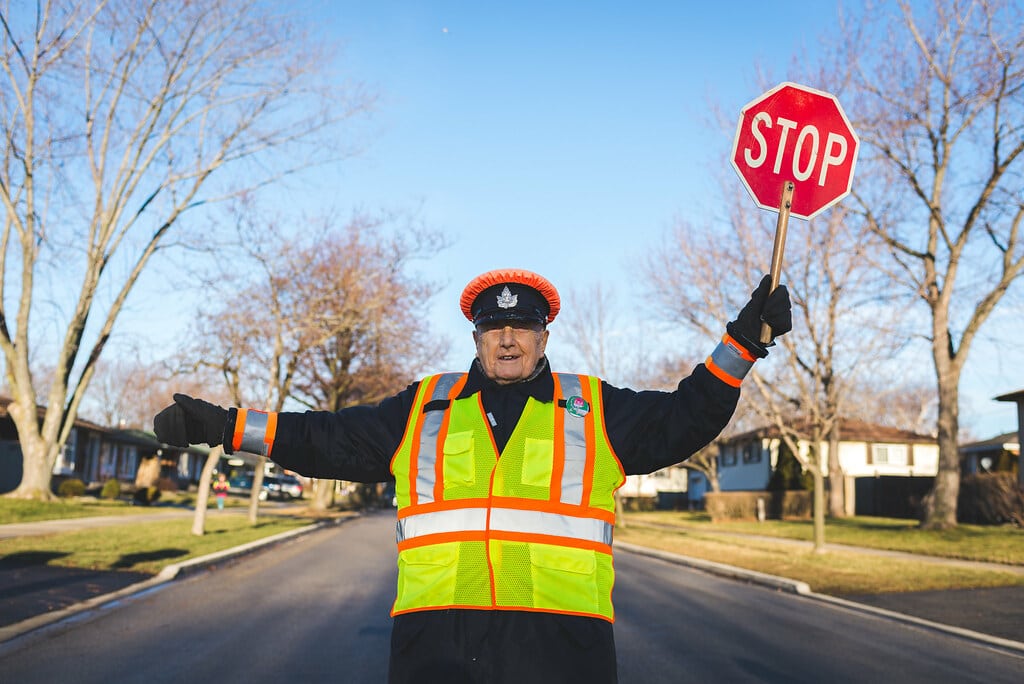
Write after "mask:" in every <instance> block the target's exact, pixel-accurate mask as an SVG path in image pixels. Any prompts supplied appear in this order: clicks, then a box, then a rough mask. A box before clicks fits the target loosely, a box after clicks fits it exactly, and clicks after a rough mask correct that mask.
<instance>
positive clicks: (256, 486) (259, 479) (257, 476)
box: [249, 456, 267, 525]
mask: <svg viewBox="0 0 1024 684" xmlns="http://www.w3.org/2000/svg"><path fill="white" fill-rule="evenodd" d="M266 467H267V457H266V456H260V459H259V460H258V461H257V462H256V468H255V470H254V471H253V474H252V491H250V492H249V524H250V525H255V524H256V521H257V520H258V519H259V513H260V492H262V491H263V471H264V470H265V469H266Z"/></svg>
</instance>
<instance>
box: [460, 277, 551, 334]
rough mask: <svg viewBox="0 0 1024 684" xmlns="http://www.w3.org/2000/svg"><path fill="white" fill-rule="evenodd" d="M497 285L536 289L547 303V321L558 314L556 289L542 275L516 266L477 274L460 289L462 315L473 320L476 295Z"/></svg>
mask: <svg viewBox="0 0 1024 684" xmlns="http://www.w3.org/2000/svg"><path fill="white" fill-rule="evenodd" d="M498 285H523V286H526V287H528V288H530V289H532V290H534V291H536V292H537V293H538V294H539V295H540V298H541V299H543V300H544V301H545V302H546V303H547V306H548V311H547V322H548V323H550V322H551V321H553V320H555V316H557V315H558V311H559V309H560V308H561V306H562V302H561V299H559V297H558V290H556V289H555V286H554V285H552V284H551V283H550V282H549V281H548V279H547V278H545V277H544V276H541V275H537V274H536V273H534V272H532V271H525V270H523V269H518V268H501V269H497V270H494V271H488V272H487V273H484V274H482V275H478V276H477V277H476V278H473V280H471V281H470V283H469V285H466V289H464V290H463V291H462V297H461V298H460V299H459V306H460V307H461V308H462V313H463V315H465V317H466V318H467V319H469V320H470V321H473V320H474V315H473V314H474V311H473V308H474V307H473V303H474V302H475V301H476V300H477V297H479V296H480V295H481V293H483V292H484V291H485V290H488V289H490V288H492V287H495V286H498ZM499 306H501V304H499ZM503 308H504V307H503Z"/></svg>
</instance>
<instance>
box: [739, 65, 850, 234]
mask: <svg viewBox="0 0 1024 684" xmlns="http://www.w3.org/2000/svg"><path fill="white" fill-rule="evenodd" d="M859 146H860V141H859V140H858V139H857V134H856V133H854V132H853V127H852V126H851V125H850V121H849V119H847V118H846V113H845V112H843V108H842V107H840V106H839V101H838V100H836V98H835V96H833V95H830V94H829V93H825V92H822V91H820V90H815V89H814V88H808V87H807V86H804V85H798V84H796V83H781V84H779V85H777V86H775V87H774V88H772V89H771V90H769V91H768V92H766V93H764V94H763V95H761V96H760V97H758V98H756V99H755V100H753V101H751V102H750V103H748V104H747V106H746V107H744V108H743V111H742V112H741V113H740V121H739V125H738V126H737V127H736V138H735V139H734V140H733V143H732V165H733V168H735V169H736V173H738V174H739V175H740V178H741V179H742V180H743V184H744V185H745V186H746V187H747V191H748V192H750V195H751V197H753V198H754V201H755V202H757V205H758V206H759V207H761V208H763V209H772V210H774V211H778V210H779V199H780V198H781V196H782V188H783V184H784V183H786V182H787V181H792V182H793V184H794V187H793V202H792V206H791V208H790V213H791V214H792V215H793V216H798V217H800V218H804V219H809V218H812V217H814V216H815V215H817V214H818V213H819V212H821V211H823V210H825V209H826V208H828V207H830V206H832V205H833V204H835V203H836V202H838V201H839V200H841V199H842V198H843V197H846V195H848V194H849V192H850V186H851V184H852V182H853V167H854V166H855V165H856V163H857V150H858V148H859Z"/></svg>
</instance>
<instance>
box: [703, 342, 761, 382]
mask: <svg viewBox="0 0 1024 684" xmlns="http://www.w3.org/2000/svg"><path fill="white" fill-rule="evenodd" d="M756 360H757V359H755V358H754V357H753V355H751V353H750V352H748V351H747V350H746V348H744V347H743V345H741V344H740V343H739V342H737V341H736V340H734V339H733V338H732V336H730V335H729V334H728V333H726V334H725V335H724V336H723V337H722V341H721V342H719V343H718V346H717V347H715V350H714V351H713V352H711V356H709V357H708V358H707V360H706V361H705V362H704V365H705V366H707V369H708V370H709V371H711V374H712V375H714V376H715V377H716V378H718V379H719V380H721V381H722V382H724V383H725V384H727V385H731V386H732V387H739V386H740V383H741V382H743V378H744V377H745V376H746V374H747V373H749V372H750V369H751V368H752V367H753V366H754V361H756Z"/></svg>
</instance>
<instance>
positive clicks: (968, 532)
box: [616, 511, 1024, 586]
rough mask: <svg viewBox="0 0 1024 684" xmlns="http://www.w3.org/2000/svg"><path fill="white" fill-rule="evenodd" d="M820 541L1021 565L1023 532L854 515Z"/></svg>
mask: <svg viewBox="0 0 1024 684" xmlns="http://www.w3.org/2000/svg"><path fill="white" fill-rule="evenodd" d="M626 523H627V525H629V524H630V523H635V524H636V525H638V526H639V525H642V524H644V523H654V524H657V525H672V526H674V527H678V528H679V529H680V530H686V531H694V532H702V533H718V534H719V535H722V536H725V535H729V534H733V535H735V534H744V535H762V536H767V537H781V538H784V539H800V540H804V541H811V540H812V539H813V534H814V529H813V524H812V522H811V521H810V520H766V521H765V522H763V523H759V522H744V521H734V522H724V523H712V522H711V520H710V518H709V517H708V516H707V515H706V514H705V513H699V512H687V511H651V512H644V513H627V514H626ZM621 529H622V528H619V530H616V533H617V534H618V533H619V532H620V530H621ZM626 529H628V527H627V528H626ZM825 542H826V543H828V544H849V545H851V546H864V547H868V548H872V549H886V550H890V551H906V552H909V553H920V554H925V555H930V556H942V557H945V558H959V559H963V560H977V561H988V562H993V563H1007V564H1010V565H1024V530H1022V529H1021V528H1019V527H1012V526H1009V525H1005V526H982V525H959V526H957V527H955V528H953V529H951V530H922V529H920V528H919V527H918V525H917V522H916V521H914V520H902V519H896V518H872V517H867V516H856V517H853V518H844V519H836V520H826V522H825ZM812 586H813V585H812Z"/></svg>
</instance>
